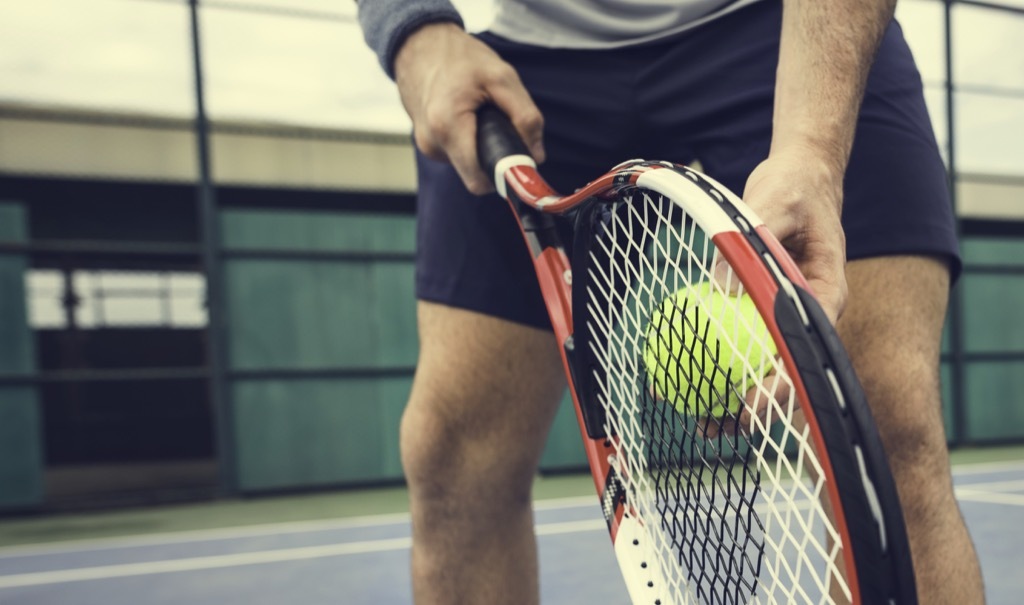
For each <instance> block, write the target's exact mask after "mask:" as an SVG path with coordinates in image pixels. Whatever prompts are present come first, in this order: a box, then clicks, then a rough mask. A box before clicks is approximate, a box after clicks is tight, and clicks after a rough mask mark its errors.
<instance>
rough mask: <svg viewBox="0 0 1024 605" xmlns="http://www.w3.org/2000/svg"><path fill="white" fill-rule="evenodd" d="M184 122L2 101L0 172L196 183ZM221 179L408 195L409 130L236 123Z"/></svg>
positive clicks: (1018, 180) (991, 203)
mask: <svg viewBox="0 0 1024 605" xmlns="http://www.w3.org/2000/svg"><path fill="white" fill-rule="evenodd" d="M191 127H192V124H191V122H190V121H189V120H183V119H170V118H160V117H152V116H130V115H122V114H108V113H100V112H89V111H81V110H67V109H58V108H33V107H11V106H6V107H5V106H0V173H7V174H17V175H36V176H45V175H54V176H73V177H90V178H112V179H128V180H147V181H165V182H191V181H195V179H196V174H197V167H196V165H197V163H196V159H195V155H196V143H195V137H194V136H193V134H192V132H191ZM212 165H213V174H214V179H215V180H216V181H217V182H218V183H220V184H226V185H248V186H267V187H286V188H292V187H294V188H304V189H331V190H339V191H368V192H370V191H372V192H388V193H412V192H413V191H414V189H415V184H416V171H415V165H414V162H413V158H412V146H411V143H410V139H409V137H408V136H406V135H394V134H374V133H360V132H352V131H341V130H327V129H313V128H305V127H292V126H282V125H270V124H245V123H239V122H232V123H225V124H218V125H217V127H216V128H215V130H214V134H213V137H212ZM957 194H958V211H959V214H960V216H963V217H965V218H983V219H1024V177H1001V176H993V175H980V174H964V175H961V176H960V179H959V182H958V184H957Z"/></svg>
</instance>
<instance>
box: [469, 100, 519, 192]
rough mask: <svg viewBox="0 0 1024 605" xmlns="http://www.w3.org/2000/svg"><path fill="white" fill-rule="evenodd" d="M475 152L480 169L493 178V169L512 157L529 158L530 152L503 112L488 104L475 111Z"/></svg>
mask: <svg viewBox="0 0 1024 605" xmlns="http://www.w3.org/2000/svg"><path fill="white" fill-rule="evenodd" d="M476 152H477V156H478V158H479V161H480V167H481V168H483V169H484V173H485V174H487V176H489V177H491V178H494V167H495V166H497V165H498V162H500V161H501V160H503V159H505V158H507V157H509V156H512V155H525V156H529V155H530V151H529V150H528V149H527V148H526V144H525V143H523V140H522V139H521V138H520V137H519V133H518V132H516V128H515V126H513V125H512V121H511V120H509V119H508V116H506V115H505V112H503V111H501V110H500V109H498V108H497V107H496V106H495V105H492V104H490V103H487V104H484V105H481V106H480V109H478V110H477V111H476Z"/></svg>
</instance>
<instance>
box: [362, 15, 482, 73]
mask: <svg viewBox="0 0 1024 605" xmlns="http://www.w3.org/2000/svg"><path fill="white" fill-rule="evenodd" d="M358 8H359V23H360V25H362V28H363V37H364V38H365V39H366V43H367V44H369V45H370V48H371V49H372V50H373V52H375V53H377V58H378V59H379V60H380V64H381V66H382V67H383V68H384V71H385V72H386V73H387V74H388V76H389V77H390V78H392V79H394V77H395V71H394V67H395V54H397V53H398V49H399V48H400V47H401V46H402V42H405V39H406V38H407V37H408V36H409V34H411V33H412V32H413V31H415V30H416V29H417V28H418V27H420V26H421V25H425V24H427V23H436V22H444V21H447V22H450V23H455V24H457V25H459V26H460V27H465V26H464V25H463V23H462V17H461V16H460V15H459V11H457V10H455V7H454V6H452V3H451V2H449V0H358Z"/></svg>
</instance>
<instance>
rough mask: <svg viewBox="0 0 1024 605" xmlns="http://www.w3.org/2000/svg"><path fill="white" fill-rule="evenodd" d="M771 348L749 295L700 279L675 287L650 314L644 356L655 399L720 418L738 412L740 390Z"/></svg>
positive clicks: (759, 371) (763, 365)
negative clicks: (729, 291)
mask: <svg viewBox="0 0 1024 605" xmlns="http://www.w3.org/2000/svg"><path fill="white" fill-rule="evenodd" d="M741 316H742V319H740V317H741ZM716 320H717V321H716ZM737 324H738V325H737ZM775 353H776V348H775V343H774V342H773V341H772V338H771V335H770V334H769V333H768V330H767V327H766V326H765V324H764V320H762V319H761V316H760V314H759V313H758V312H757V308H756V307H755V306H754V301H752V300H751V299H750V296H748V295H747V294H743V296H741V297H739V298H738V299H737V297H734V296H730V295H728V294H722V293H720V292H719V291H718V290H716V289H715V288H714V287H713V286H712V283H711V282H708V281H705V282H701V283H699V284H697V285H695V286H692V287H690V288H688V289H684V290H679V291H678V292H676V293H675V294H673V295H671V296H669V297H668V298H666V299H665V300H663V301H662V302H661V304H660V305H658V308H657V309H655V310H654V311H653V312H652V313H651V318H650V322H649V323H648V325H647V331H646V343H645V345H644V353H643V361H644V366H645V368H646V370H647V379H648V380H649V381H650V382H649V384H650V385H651V388H652V389H653V391H654V395H655V397H656V398H658V399H664V400H665V401H667V402H669V403H671V404H672V406H673V407H675V408H676V410H678V411H679V413H681V414H686V415H688V416H698V417H703V416H712V417H716V418H721V417H724V416H725V415H726V412H727V411H728V412H729V413H730V414H736V413H738V412H739V410H740V405H741V404H742V397H743V394H744V393H746V391H747V390H748V389H750V388H751V387H752V386H754V383H755V382H756V381H757V380H758V379H760V378H761V377H762V376H763V375H764V374H765V373H766V372H767V371H768V369H769V367H770V366H769V363H770V362H769V359H770V358H771V357H772V356H774V355H775ZM744 360H746V362H747V363H749V365H750V367H752V368H753V372H750V371H747V370H746V369H745V364H744ZM737 393H738V394H737Z"/></svg>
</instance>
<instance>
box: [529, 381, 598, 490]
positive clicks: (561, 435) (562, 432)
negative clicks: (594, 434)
mask: <svg viewBox="0 0 1024 605" xmlns="http://www.w3.org/2000/svg"><path fill="white" fill-rule="evenodd" d="M585 468H588V466H587V456H586V454H585V453H584V451H583V439H582V437H580V425H579V422H577V421H576V409H575V407H573V403H572V398H571V397H570V396H569V391H568V390H566V392H565V396H563V397H562V402H561V403H560V404H559V405H558V413H557V414H556V415H555V421H554V424H552V426H551V433H550V434H549V435H548V442H547V445H546V446H545V448H544V454H543V455H542V456H541V459H540V470H541V472H558V471H568V470H579V469H585Z"/></svg>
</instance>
